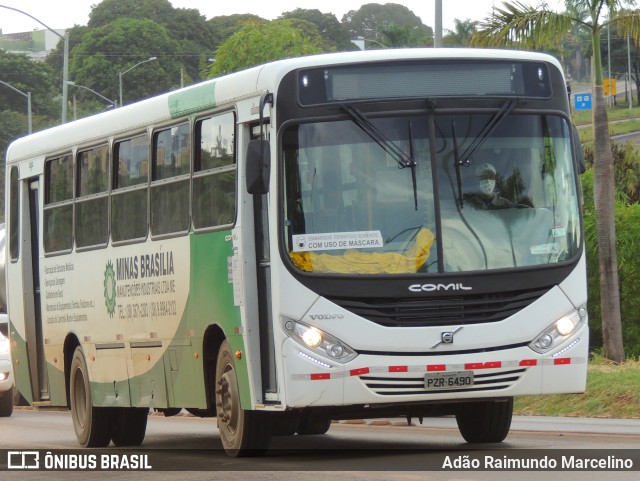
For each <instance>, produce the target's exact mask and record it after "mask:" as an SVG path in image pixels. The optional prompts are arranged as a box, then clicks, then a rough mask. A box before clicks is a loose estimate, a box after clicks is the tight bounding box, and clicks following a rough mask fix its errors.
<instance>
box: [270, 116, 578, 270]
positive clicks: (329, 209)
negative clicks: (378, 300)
mask: <svg viewBox="0 0 640 481" xmlns="http://www.w3.org/2000/svg"><path fill="white" fill-rule="evenodd" d="M503 107H504V105H503ZM512 110H513V105H509V107H508V109H507V110H505V109H504V108H503V109H502V110H498V111H494V112H486V111H475V112H474V111H470V110H468V109H459V110H457V111H455V112H445V113H434V112H423V113H415V112H412V113H407V114H402V113H397V112H394V113H387V114H381V113H378V114H376V115H375V116H374V115H370V116H369V117H368V118H366V120H364V121H363V120H360V122H358V121H356V120H357V119H356V120H354V118H353V117H352V116H351V115H349V116H348V117H347V118H345V117H340V118H337V119H336V118H333V119H327V120H313V121H310V122H301V123H290V124H287V125H286V126H285V128H284V132H283V134H282V159H283V185H282V188H283V193H282V196H281V198H282V199H284V204H285V205H284V206H283V211H284V218H283V225H282V226H281V228H282V235H283V239H284V243H285V247H284V249H285V252H284V256H283V257H285V258H289V259H290V260H291V262H292V264H293V265H294V266H295V268H294V272H298V273H313V274H331V275H339V276H353V275H373V276H383V275H407V274H436V275H437V274H449V273H457V274H460V273H464V272H477V271H490V270H491V271H492V270H496V269H513V268H530V267H539V266H545V265H558V264H561V263H563V262H565V261H570V260H575V259H576V258H577V256H578V255H579V253H580V251H581V248H580V246H581V243H582V230H581V229H582V227H581V223H580V214H579V190H578V185H577V180H576V179H577V176H576V172H575V167H574V162H573V156H572V146H571V129H570V123H569V121H568V119H566V118H565V117H564V116H561V115H558V113H557V112H555V113H554V112H535V113H532V112H530V111H528V112H520V113H518V112H515V111H512ZM365 121H366V122H368V123H370V124H371V127H370V128H368V127H363V126H362V125H361V123H362V122H365ZM371 129H373V130H371ZM372 131H373V132H377V133H378V135H380V136H382V140H381V139H380V138H374V136H373V134H372ZM388 144H392V147H389V145H388ZM394 152H396V153H395V154H394ZM398 153H399V154H398ZM408 167H410V168H408Z"/></svg>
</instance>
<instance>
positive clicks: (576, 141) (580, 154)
mask: <svg viewBox="0 0 640 481" xmlns="http://www.w3.org/2000/svg"><path fill="white" fill-rule="evenodd" d="M571 134H572V137H573V148H574V156H575V161H576V167H577V168H578V173H579V174H584V173H585V172H586V171H587V163H586V161H585V159H584V149H583V148H582V142H580V134H579V133H578V127H576V126H575V125H571Z"/></svg>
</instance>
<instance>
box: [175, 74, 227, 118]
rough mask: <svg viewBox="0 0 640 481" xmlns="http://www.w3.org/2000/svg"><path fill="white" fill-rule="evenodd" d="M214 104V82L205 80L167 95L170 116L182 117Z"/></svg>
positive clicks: (212, 106) (211, 106)
mask: <svg viewBox="0 0 640 481" xmlns="http://www.w3.org/2000/svg"><path fill="white" fill-rule="evenodd" d="M215 106H216V83H215V82H206V83H202V84H200V85H195V86H194V87H191V88H189V89H187V90H183V91H180V92H175V93H172V94H170V95H169V112H170V113H171V117H172V118H175V117H183V116H185V115H189V114H192V113H195V112H199V111H201V110H205V109H210V108H214V107H215Z"/></svg>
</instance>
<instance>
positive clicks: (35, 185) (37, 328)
mask: <svg viewBox="0 0 640 481" xmlns="http://www.w3.org/2000/svg"><path fill="white" fill-rule="evenodd" d="M27 182H28V187H29V197H28V202H29V205H28V212H29V227H30V228H29V230H28V231H26V232H25V234H24V235H25V237H27V236H28V237H29V238H28V241H29V242H30V244H31V276H32V282H33V286H32V293H33V303H32V305H33V311H32V312H26V318H27V322H26V325H25V329H26V341H27V346H28V347H27V355H28V357H29V369H30V372H31V386H32V389H33V394H34V401H47V400H48V399H49V380H48V377H47V365H46V360H45V357H44V337H43V333H42V310H41V307H40V240H39V239H40V235H39V225H40V215H39V198H40V184H39V181H38V180H37V179H30V180H27ZM25 240H27V239H25ZM25 244H26V243H25ZM25 269H28V267H27V266H25ZM28 304H29V303H28Z"/></svg>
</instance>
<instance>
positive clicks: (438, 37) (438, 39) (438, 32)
mask: <svg viewBox="0 0 640 481" xmlns="http://www.w3.org/2000/svg"><path fill="white" fill-rule="evenodd" d="M435 16H436V22H435V23H436V27H435V32H434V37H433V46H434V47H442V0H436V15H435Z"/></svg>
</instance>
